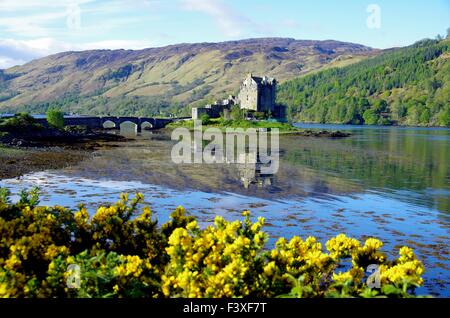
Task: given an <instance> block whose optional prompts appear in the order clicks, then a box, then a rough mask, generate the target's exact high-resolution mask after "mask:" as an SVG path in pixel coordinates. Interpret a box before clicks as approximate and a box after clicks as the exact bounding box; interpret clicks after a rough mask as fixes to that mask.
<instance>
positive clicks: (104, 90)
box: [0, 38, 379, 116]
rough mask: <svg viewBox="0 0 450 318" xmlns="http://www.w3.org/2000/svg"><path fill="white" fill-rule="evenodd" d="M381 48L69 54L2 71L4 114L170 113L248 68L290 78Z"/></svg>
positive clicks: (292, 45)
mask: <svg viewBox="0 0 450 318" xmlns="http://www.w3.org/2000/svg"><path fill="white" fill-rule="evenodd" d="M378 52H379V51H378V50H373V49H371V48H368V47H365V46H363V45H359V44H353V43H344V42H338V41H309V40H295V39H286V38H260V39H248V40H240V41H230V42H223V43H197V44H178V45H171V46H166V47H160V48H149V49H144V50H137V51H133V50H95V51H82V52H64V53H59V54H56V55H51V56H48V57H45V58H41V59H38V60H34V61H32V62H30V63H27V64H25V65H22V66H16V67H13V68H10V69H7V70H4V71H0V112H17V111H29V112H33V113H36V112H37V113H42V112H45V111H46V109H47V108H48V107H49V106H51V107H56V108H61V109H63V110H64V111H66V112H73V113H78V114H111V115H113V114H114V115H149V116H150V115H168V114H177V115H180V114H181V113H183V112H185V113H186V114H187V113H189V107H190V106H193V105H201V106H203V105H205V104H206V103H208V102H210V101H211V100H215V99H218V98H223V97H227V96H228V95H229V94H234V93H236V92H237V91H238V90H239V86H240V84H241V81H242V79H243V78H244V77H245V76H246V75H247V74H248V73H250V72H252V73H255V74H260V75H268V76H272V77H275V78H276V79H277V80H279V81H281V82H282V81H286V80H290V79H294V78H296V77H299V76H302V75H305V74H308V73H310V72H313V71H317V70H320V69H322V68H323V67H325V66H327V67H334V66H340V65H342V63H354V62H358V61H360V60H362V59H365V58H367V57H368V56H373V55H375V54H378Z"/></svg>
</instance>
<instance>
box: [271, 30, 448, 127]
mask: <svg viewBox="0 0 450 318" xmlns="http://www.w3.org/2000/svg"><path fill="white" fill-rule="evenodd" d="M278 102H279V103H282V104H285V105H287V106H288V109H289V113H290V116H291V117H292V120H301V121H306V122H317V123H343V124H367V125H391V124H399V125H418V126H450V41H449V40H448V39H447V40H441V41H439V40H422V41H419V42H417V43H415V44H414V45H412V46H409V47H405V48H400V49H392V50H388V51H386V52H385V53H384V54H381V55H379V56H377V57H374V58H370V59H367V60H364V61H362V62H359V63H357V64H354V65H350V66H347V67H344V68H334V69H329V70H325V71H322V72H318V73H316V74H311V75H307V76H305V77H301V78H298V79H295V80H291V81H288V82H286V83H283V84H282V85H280V86H279V91H278Z"/></svg>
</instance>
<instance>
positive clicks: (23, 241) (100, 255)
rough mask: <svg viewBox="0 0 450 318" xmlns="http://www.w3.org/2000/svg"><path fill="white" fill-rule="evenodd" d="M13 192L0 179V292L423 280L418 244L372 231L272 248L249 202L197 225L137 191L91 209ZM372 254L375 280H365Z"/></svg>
mask: <svg viewBox="0 0 450 318" xmlns="http://www.w3.org/2000/svg"><path fill="white" fill-rule="evenodd" d="M8 196H9V195H8V191H7V190H6V189H0V234H1V237H2V240H1V241H0V297H60V298H66V297H130V298H131V297H133V298H134V297H139V298H141V297H149V298H154V297H197V298H203V297H206V298H211V297H218V298H219V297H220V298H222V297H227V298H229V297H278V296H283V297H310V298H321V297H376V296H381V297H413V296H414V290H415V288H416V287H418V286H420V285H421V284H422V283H423V279H422V277H421V276H422V275H423V273H424V267H423V265H422V263H421V262H420V261H419V260H418V259H417V258H416V256H415V254H414V252H413V250H412V249H410V248H408V247H402V248H401V249H400V250H399V257H398V258H397V259H394V260H389V259H388V257H387V254H386V253H385V252H383V251H382V246H383V243H382V242H381V241H380V240H378V239H376V238H368V239H366V240H365V241H364V242H360V241H358V240H356V239H353V238H349V237H347V236H345V235H344V234H340V235H338V236H336V237H333V238H330V240H328V241H327V242H326V244H325V245H324V246H325V249H324V246H322V244H321V243H320V242H318V241H317V240H316V239H315V238H314V237H309V238H307V239H306V240H303V239H301V238H300V237H297V236H295V237H293V238H292V239H291V240H286V239H284V238H280V239H279V240H278V241H277V243H276V245H275V247H273V249H271V250H270V249H268V248H267V247H266V243H267V241H268V235H267V234H266V233H265V232H264V231H263V230H262V229H263V227H264V223H265V221H264V218H258V219H257V220H253V218H252V217H251V216H250V212H248V211H245V212H243V218H242V219H240V220H236V221H234V222H228V221H226V220H224V219H223V218H222V217H216V218H215V221H214V223H213V224H211V225H210V226H208V227H207V228H200V227H199V226H198V225H197V222H196V220H195V218H194V217H191V216H187V215H186V213H185V211H184V209H183V208H181V207H179V208H177V209H176V210H175V211H174V212H173V213H172V214H171V220H170V221H169V222H168V223H165V224H163V225H162V226H158V224H157V220H156V219H154V217H153V215H152V212H151V210H150V209H149V208H148V207H142V206H140V203H141V202H143V200H144V198H143V196H142V195H141V194H136V197H135V198H134V199H131V200H130V199H129V197H128V195H126V194H123V195H122V196H121V200H120V201H119V202H117V203H116V204H114V205H111V206H101V207H99V209H98V210H97V212H96V213H95V214H94V215H93V216H92V217H90V214H89V213H88V211H87V210H86V208H85V207H83V206H80V207H79V209H78V210H76V211H71V210H68V209H66V208H63V207H61V206H55V207H39V206H38V205H39V196H38V194H37V192H36V191H32V192H31V193H26V192H22V193H21V195H20V198H21V199H20V201H19V202H18V203H16V204H12V203H11V202H10V201H9V198H8ZM139 208H141V209H139ZM371 264H377V265H379V280H380V285H379V286H372V287H368V286H367V285H366V281H367V274H366V273H367V271H366V269H367V267H368V266H369V265H371ZM68 282H69V283H70V284H72V285H71V287H75V288H68V287H69V286H68Z"/></svg>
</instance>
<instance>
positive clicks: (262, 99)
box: [238, 73, 276, 113]
mask: <svg viewBox="0 0 450 318" xmlns="http://www.w3.org/2000/svg"><path fill="white" fill-rule="evenodd" d="M238 98H239V102H240V104H241V109H248V110H253V111H257V112H266V113H267V112H272V113H273V112H274V111H275V108H276V106H275V99H276V80H275V79H273V78H269V77H266V76H264V77H256V76H253V74H252V73H250V74H249V75H248V76H247V78H246V79H245V80H244V82H243V83H242V85H241V91H240V93H239V96H238Z"/></svg>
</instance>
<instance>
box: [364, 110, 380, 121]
mask: <svg viewBox="0 0 450 318" xmlns="http://www.w3.org/2000/svg"><path fill="white" fill-rule="evenodd" d="M363 118H364V123H365V124H366V125H376V124H378V119H379V116H378V114H377V113H376V112H375V110H373V109H368V110H366V111H365V112H364V114H363Z"/></svg>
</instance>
